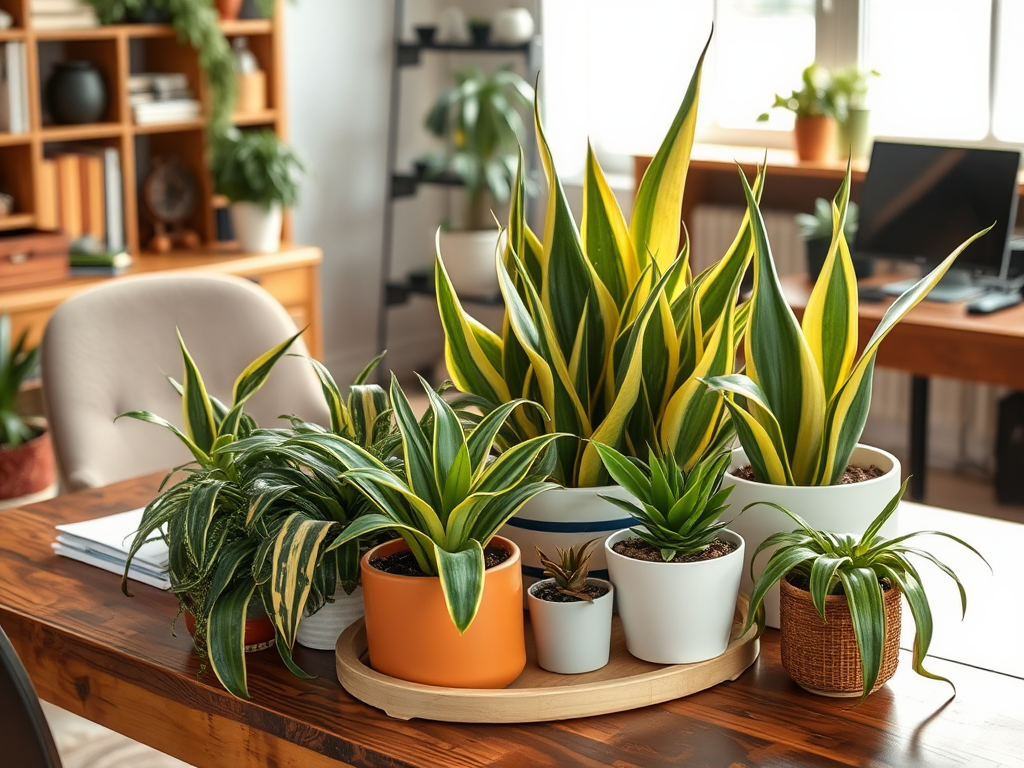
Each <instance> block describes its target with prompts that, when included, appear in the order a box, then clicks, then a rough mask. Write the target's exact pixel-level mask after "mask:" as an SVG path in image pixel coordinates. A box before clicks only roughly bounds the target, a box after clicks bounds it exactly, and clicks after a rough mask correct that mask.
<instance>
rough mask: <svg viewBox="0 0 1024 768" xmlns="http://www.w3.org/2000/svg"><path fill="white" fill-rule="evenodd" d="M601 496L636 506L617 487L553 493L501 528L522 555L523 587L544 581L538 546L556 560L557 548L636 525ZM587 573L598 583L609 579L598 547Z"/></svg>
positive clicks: (532, 501) (528, 505) (536, 499)
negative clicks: (621, 500)
mask: <svg viewBox="0 0 1024 768" xmlns="http://www.w3.org/2000/svg"><path fill="white" fill-rule="evenodd" d="M601 496H614V497H616V498H620V499H629V500H632V501H636V499H635V498H634V497H633V496H631V495H630V494H629V493H628V492H627V491H626V490H624V489H623V488H622V487H620V486H618V485H606V486H602V487H600V488H556V489H554V490H551V491H546V492H544V493H542V494H539V495H538V496H534V497H533V498H532V499H530V500H529V501H528V502H526V504H524V505H523V507H522V509H520V510H519V511H518V512H517V513H516V514H515V516H514V517H513V518H512V519H511V520H509V521H508V522H507V523H505V525H504V526H502V528H501V535H502V536H504V537H505V538H507V539H511V540H512V541H514V542H515V543H516V544H517V545H518V546H519V549H520V551H521V552H522V558H523V584H524V585H526V586H530V585H531V584H533V583H534V582H535V581H539V580H540V579H543V578H544V568H543V566H541V564H540V558H538V557H537V547H540V549H541V551H542V552H544V554H545V555H547V556H548V557H551V558H554V557H555V556H556V552H555V547H561V548H562V549H568V548H569V547H574V546H576V545H578V544H582V543H584V542H586V541H589V540H590V539H594V538H597V539H603V538H605V537H606V536H608V535H609V534H610V533H612V532H613V531H618V530H620V529H621V528H626V527H628V526H630V525H633V524H634V523H635V522H636V521H635V520H633V518H632V517H630V516H629V515H628V514H626V512H625V511H624V510H622V509H620V508H619V507H617V506H615V505H614V504H612V503H610V502H608V501H605V500H604V499H602V498H601ZM590 573H591V575H592V576H594V577H595V578H598V579H607V578H608V565H607V560H606V559H605V555H604V548H603V547H601V546H600V545H599V544H598V545H597V546H595V547H594V554H593V556H592V557H591V558H590Z"/></svg>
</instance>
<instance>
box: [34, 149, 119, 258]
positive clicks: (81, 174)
mask: <svg viewBox="0 0 1024 768" xmlns="http://www.w3.org/2000/svg"><path fill="white" fill-rule="evenodd" d="M37 184H38V186H39V211H38V212H37V219H38V226H39V227H40V229H59V230H61V231H62V232H64V234H66V235H67V236H68V238H69V239H70V240H71V241H72V242H74V241H75V240H77V239H79V238H81V237H85V236H90V237H92V238H93V239H94V240H95V241H96V242H97V243H102V244H103V247H104V248H105V249H106V251H107V252H109V253H120V252H121V251H123V250H124V249H125V239H124V189H123V184H122V177H121V153H120V152H119V151H118V149H117V148H116V147H91V146H81V147H79V148H77V149H76V150H75V151H74V152H61V153H59V154H56V155H54V156H52V157H46V158H43V160H42V162H41V163H40V173H39V178H38V181H37Z"/></svg>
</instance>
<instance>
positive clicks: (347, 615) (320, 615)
mask: <svg viewBox="0 0 1024 768" xmlns="http://www.w3.org/2000/svg"><path fill="white" fill-rule="evenodd" d="M361 618H363V588H362V587H356V588H355V590H354V591H353V592H352V594H351V595H347V594H345V590H344V589H342V588H341V584H338V586H337V587H336V588H335V590H334V602H333V603H327V604H326V605H324V607H323V608H321V609H320V610H319V611H317V612H316V613H314V614H313V615H312V616H307V615H305V614H303V616H302V618H301V619H299V627H298V630H297V631H296V633H295V640H296V642H298V644H299V645H302V646H305V647H306V648H316V649H317V650H320V651H333V650H334V646H335V645H336V644H337V642H338V637H339V636H340V635H341V633H342V632H344V631H345V630H346V629H348V627H349V625H350V624H352V623H354V622H356V621H358V620H359V619H361Z"/></svg>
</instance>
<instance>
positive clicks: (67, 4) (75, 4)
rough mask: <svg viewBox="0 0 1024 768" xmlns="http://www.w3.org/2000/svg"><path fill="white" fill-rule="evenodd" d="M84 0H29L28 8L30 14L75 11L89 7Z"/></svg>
mask: <svg viewBox="0 0 1024 768" xmlns="http://www.w3.org/2000/svg"><path fill="white" fill-rule="evenodd" d="M91 7H92V6H90V5H89V4H88V3H86V2H84V0H29V3H28V10H29V13H32V14H36V13H39V14H50V13H76V12H78V11H81V10H82V9H83V8H86V9H88V8H91Z"/></svg>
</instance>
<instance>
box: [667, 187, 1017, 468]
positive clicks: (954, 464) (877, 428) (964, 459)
mask: <svg viewBox="0 0 1024 768" xmlns="http://www.w3.org/2000/svg"><path fill="white" fill-rule="evenodd" d="M762 213H763V215H764V220H765V228H766V230H767V232H768V239H769V241H770V244H771V248H772V256H773V258H774V260H775V268H776V269H777V270H778V272H779V275H780V276H785V275H791V274H794V273H796V272H802V271H803V270H804V269H806V266H805V257H804V243H803V240H802V238H801V237H800V229H799V227H798V226H797V224H796V222H795V220H794V218H793V214H792V213H788V212H785V211H763V212H762ZM742 219H743V209H742V208H738V207H731V206H720V205H698V206H697V207H696V208H694V211H693V220H692V221H688V222H686V224H687V226H688V227H689V231H690V246H691V247H690V252H691V262H690V263H691V265H692V267H693V272H694V274H697V273H698V272H700V271H701V270H702V269H704V268H706V267H708V266H710V265H711V264H713V263H714V262H715V261H717V260H718V259H720V258H721V257H722V255H723V254H724V253H725V252H726V250H728V248H729V246H730V245H731V244H732V241H733V239H734V238H735V237H736V232H737V230H738V229H739V226H740V222H741V221H742ZM883 343H884V342H883ZM931 381H932V383H931V398H930V403H929V413H928V425H929V435H928V463H929V464H930V465H933V466H937V467H943V468H953V469H964V468H971V469H979V470H982V471H983V472H985V473H987V474H992V473H993V472H994V469H995V436H996V423H997V414H998V402H999V399H1000V398H1001V397H1003V396H1004V395H1005V394H1006V393H1007V392H1008V391H1009V390H1007V389H1005V388H1002V387H992V386H988V385H984V384H971V383H967V382H961V381H956V380H952V379H940V378H934V379H932V380H931ZM909 422H910V376H909V375H908V374H905V373H900V372H898V371H891V370H885V369H881V368H878V369H876V370H875V377H874V386H873V390H872V397H871V412H870V415H869V416H868V424H867V427H866V428H865V430H864V440H865V442H869V443H871V444H873V445H877V446H879V447H881V448H884V449H886V450H889V451H892V452H894V453H896V454H897V455H898V456H902V457H904V458H905V457H906V455H907V447H908V444H909V440H908V430H909V426H908V425H909Z"/></svg>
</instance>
